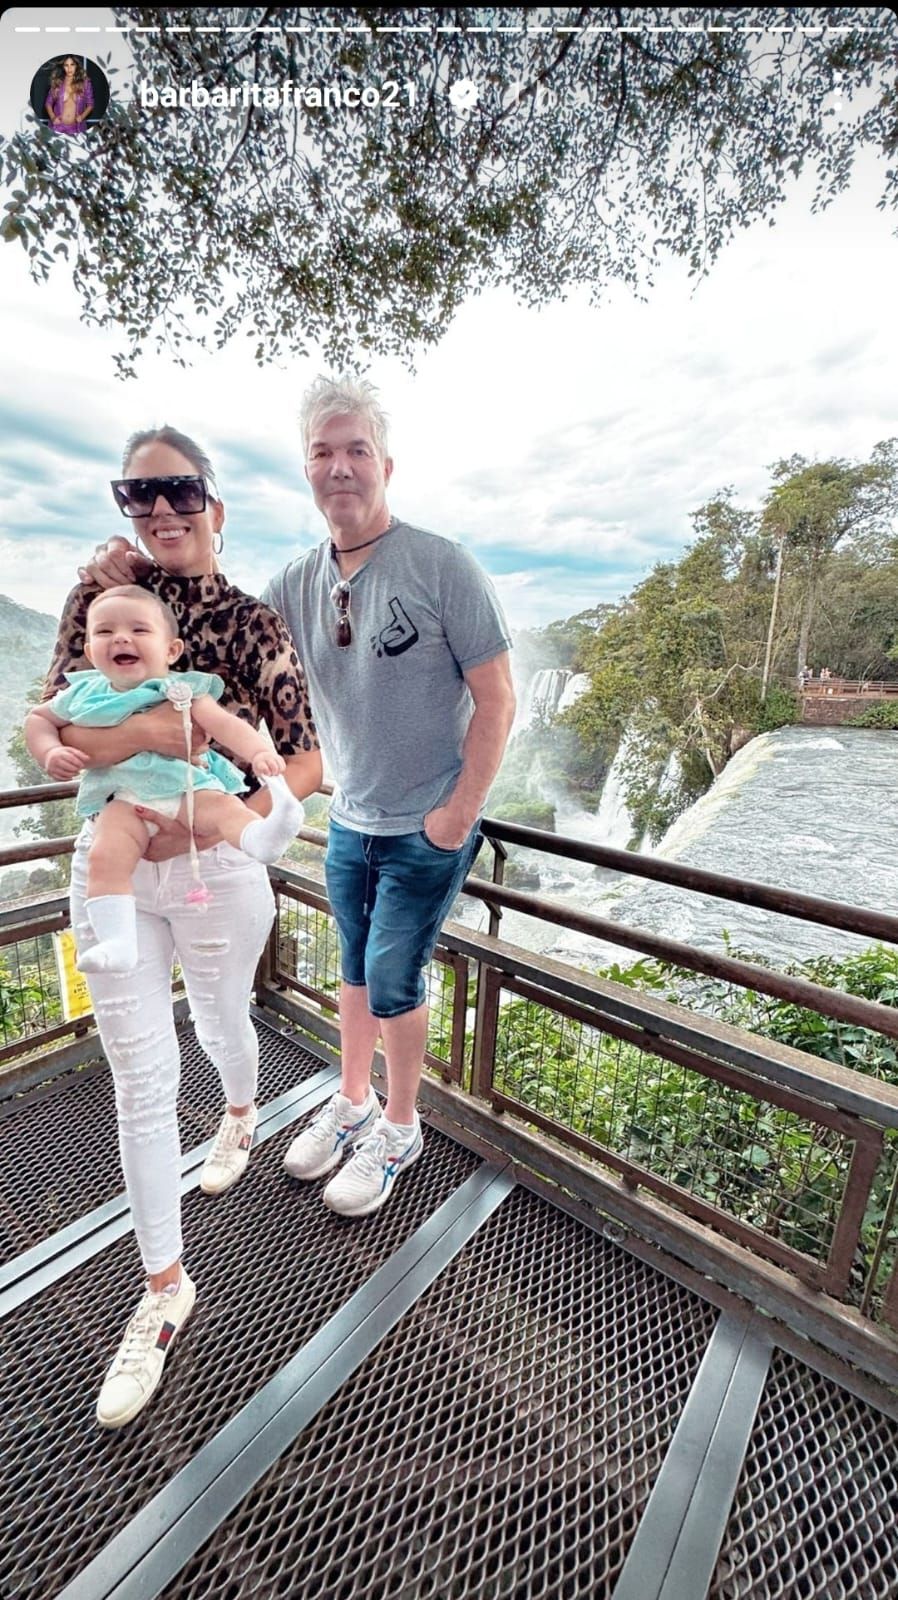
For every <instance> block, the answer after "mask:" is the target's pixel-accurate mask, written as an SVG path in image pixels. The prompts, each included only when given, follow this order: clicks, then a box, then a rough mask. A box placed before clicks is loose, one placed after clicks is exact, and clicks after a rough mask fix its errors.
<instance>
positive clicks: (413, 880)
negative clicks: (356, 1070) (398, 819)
mask: <svg viewBox="0 0 898 1600" xmlns="http://www.w3.org/2000/svg"><path fill="white" fill-rule="evenodd" d="M481 843H482V836H481V834H480V830H479V828H477V827H475V828H474V829H473V830H472V832H471V833H470V835H469V836H468V838H467V839H466V840H465V842H464V844H462V845H460V846H459V848H458V849H457V850H441V849H440V848H439V847H438V846H437V845H435V844H431V842H430V840H429V839H428V838H427V835H426V834H425V833H423V832H422V833H398V834H371V833H356V832H355V831H354V829H352V828H344V827H342V826H341V825H340V823H338V822H333V821H332V822H331V824H330V828H329V830H328V841H327V855H326V856H325V861H324V868H325V878H326V881H327V893H328V898H329V900H330V903H331V908H332V910H333V913H334V917H335V918H336V922H337V927H338V928H339V930H340V955H341V964H342V976H343V982H344V983H349V984H354V985H361V984H365V985H367V988H368V1008H369V1010H370V1012H371V1014H372V1016H375V1017H398V1016H401V1015H402V1013H403V1012H404V1011H414V1010H415V1008H416V1007H417V1006H420V1005H423V1003H424V1001H425V999H426V998H427V990H426V986H425V983H424V968H425V967H426V965H427V963H428V961H429V960H430V958H431V956H432V955H433V948H434V945H435V944H436V942H437V936H438V934H439V931H440V928H441V926H442V923H443V918H444V917H445V916H446V914H447V912H448V910H449V908H450V906H451V905H452V902H453V900H454V899H455V897H456V895H457V894H458V891H459V889H460V888H461V886H462V884H463V883H464V880H465V878H466V877H467V875H468V873H469V871H470V869H471V867H472V865H473V863H474V859H475V857H476V855H477V852H478V850H479V849H480V845H481Z"/></svg>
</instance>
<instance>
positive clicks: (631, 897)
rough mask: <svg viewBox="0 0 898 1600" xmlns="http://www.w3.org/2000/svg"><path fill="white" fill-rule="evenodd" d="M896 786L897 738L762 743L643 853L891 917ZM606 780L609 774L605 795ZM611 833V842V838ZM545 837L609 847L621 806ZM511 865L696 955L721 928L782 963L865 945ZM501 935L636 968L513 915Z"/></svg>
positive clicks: (775, 737) (583, 872)
mask: <svg viewBox="0 0 898 1600" xmlns="http://www.w3.org/2000/svg"><path fill="white" fill-rule="evenodd" d="M896 777H898V732H887V731H882V732H880V731H875V730H872V729H862V728H800V727H791V728H781V729H779V730H778V731H777V732H776V733H767V734H761V735H759V737H757V738H755V739H753V740H752V741H751V743H750V744H748V745H746V746H745V748H744V749H742V750H740V751H739V752H738V754H737V755H735V756H734V757H733V758H732V760H731V761H730V762H729V763H728V764H727V766H726V768H725V769H724V771H723V773H722V774H721V776H720V777H719V778H718V779H717V781H716V782H715V783H714V785H713V786H712V788H711V789H709V790H708V792H707V793H706V794H704V795H702V797H701V799H700V800H697V801H696V802H695V804H694V805H692V806H690V808H689V810H688V811H686V812H684V813H683V815H682V816H681V817H679V818H678V820H677V821H676V822H675V823H674V824H673V825H672V827H671V828H670V829H669V830H668V832H667V834H666V835H665V837H664V839H663V840H662V841H661V843H660V844H659V845H657V846H656V847H655V849H654V852H653V853H654V854H657V855H660V856H665V857H668V858H669V859H670V860H672V861H681V862H683V863H684V864H685V865H689V866H695V867H705V868H707V869H708V870H709V871H716V872H724V873H727V874H729V875H731V876H735V877H741V878H745V879H755V880H757V881H759V882H762V883H768V884H774V885H778V886H780V887H782V888H790V889H799V890H802V891H804V892H805V893H808V894H816V895H822V896H824V897H825V898H826V899H831V900H843V901H847V902H849V903H851V904H853V905H860V906H868V907H871V908H873V909H875V910H879V911H888V912H892V911H893V910H895V909H896V908H898V808H896V803H895V789H896ZM615 782H616V779H615V775H614V772H613V771H612V772H611V773H609V777H608V780H607V784H606V788H607V787H608V785H612V786H613V784H614V783H615ZM609 827H610V828H611V830H613V832H614V834H615V835H616V836H615V837H609V836H608V830H609ZM556 828H557V831H558V833H560V834H561V833H563V834H567V835H569V836H572V837H576V838H581V839H588V840H589V841H590V842H591V843H594V844H615V845H619V844H620V842H621V838H620V834H621V828H620V805H619V802H618V797H617V796H616V795H615V794H614V793H610V794H609V795H608V796H607V797H606V795H604V794H603V796H602V803H601V804H600V806H599V809H598V811H597V812H596V814H595V815H590V814H589V813H587V812H584V811H582V810H578V809H576V808H575V807H574V806H572V805H565V804H564V803H561V804H560V805H559V806H558V809H557V812H556ZM624 831H625V830H624ZM603 835H604V837H603ZM520 859H521V860H522V861H523V860H527V862H528V864H529V863H530V862H533V863H534V864H538V866H539V872H540V877H541V889H540V892H541V893H542V894H544V895H547V896H551V897H552V898H553V899H562V900H568V901H570V902H571V903H572V904H576V905H577V906H579V907H582V908H583V909H584V910H588V911H593V912H595V913H596V914H597V915H599V916H602V917H608V918H610V919H612V920H614V921H618V922H623V923H627V924H628V925H629V926H631V927H634V928H644V929H647V930H648V931H649V932H652V933H658V934H665V935H667V936H668V937H669V938H673V939H679V940H682V941H684V942H685V943H688V944H694V945H697V946H698V947H699V948H701V949H706V950H710V949H716V950H720V949H722V948H723V934H724V930H726V932H727V934H728V935H729V938H730V941H731V944H732V946H733V947H734V948H736V949H738V950H741V951H744V952H754V953H757V954H761V955H765V956H767V957H768V959H771V960H773V961H774V962H776V963H777V964H780V965H785V964H786V963H787V962H789V961H794V960H802V959H804V958H806V957H809V956H814V955H820V954H829V955H842V954H845V953H847V952H848V951H851V950H858V949H861V948H863V947H864V945H865V944H866V943H868V942H869V941H866V940H863V939H860V938H858V937H856V936H854V935H850V934H845V933H840V932H839V931H838V930H837V929H833V928H823V927H819V926H817V925H816V924H812V923H802V922H798V921H796V920H795V919H793V918H791V917H784V916H779V915H775V914H772V913H769V912H765V911H758V910H755V909H754V908H753V907H750V906H742V905H737V904H735V903H733V902H731V901H723V900H718V899H712V898H710V897H708V896H704V895H697V894H691V893H689V892H688V891H685V890H681V889H677V888H673V887H670V886H669V885H667V884H658V883H650V882H648V881H646V880H645V879H639V878H631V877H627V876H625V875H623V874H617V873H611V872H607V871H604V870H602V869H598V868H592V867H586V866H581V865H579V864H578V863H575V862H567V861H560V860H557V859H556V860H555V861H554V862H547V858H545V857H543V858H537V856H536V855H535V853H534V852H527V853H526V855H525V853H523V852H522V853H521V856H520ZM474 916H475V917H476V921H477V925H478V926H481V927H482V926H484V925H485V914H484V913H483V910H482V908H481V909H480V910H479V911H478V912H477V913H475V914H474ZM466 920H468V919H467V918H466ZM472 920H473V918H472ZM501 936H502V937H503V938H506V939H510V940H512V941H514V942H516V943H519V944H522V945H525V946H526V947H527V948H528V949H531V950H539V951H542V952H543V953H545V954H547V955H555V956H558V957H559V958H562V959H565V960H568V961H572V962H574V963H576V964H577V965H582V966H585V967H588V968H591V967H595V966H597V965H605V964H607V963H608V962H609V961H614V960H619V961H621V963H622V964H623V965H627V964H629V963H630V962H632V961H635V960H636V959H638V956H637V954H636V952H631V951H629V950H628V949H626V948H625V947H622V946H615V945H613V944H610V943H604V942H600V941H599V940H597V939H590V938H588V937H586V936H584V935H582V934H577V933H569V932H568V931H567V930H566V929H562V928H558V927H554V926H549V925H548V924H542V923H539V922H538V921H537V920H536V919H534V918H531V917H524V916H521V915H519V914H517V913H514V912H506V913H505V914H504V916H503V918H502V928H501Z"/></svg>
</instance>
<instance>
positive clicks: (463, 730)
mask: <svg viewBox="0 0 898 1600" xmlns="http://www.w3.org/2000/svg"><path fill="white" fill-rule="evenodd" d="M301 416H302V430H303V446H304V450H305V472H306V477H307V478H308V481H309V483H310V485H311V488H312V493H313V496H314V499H315V504H316V505H317V506H318V509H319V510H320V511H321V512H322V513H323V515H324V517H325V520H326V522H327V526H328V534H329V537H328V538H327V539H326V540H325V541H324V543H323V544H321V545H319V546H318V547H317V548H315V549H313V550H310V551H307V552H306V553H305V554H303V555H301V556H299V557H298V558H297V559H296V560H295V561H293V562H291V563H289V565H288V566H287V567H285V568H284V570H283V572H281V573H279V574H278V576H277V577H276V578H274V579H273V580H272V582H271V583H270V584H269V585H268V586H267V588H266V590H265V592H264V595H263V599H264V601H265V602H266V603H267V604H268V605H271V606H273V607H274V608H275V610H277V611H279V612H280V614H281V616H283V617H284V619H285V620H286V622H287V626H288V628H289V630H290V632H291V634H292V635H293V639H294V641H295V643H296V644H297V646H298V649H299V652H300V656H301V659H302V661H303V664H304V667H305V671H306V676H307V680H308V685H309V694H310V698H311V702H312V706H313V710H314V713H315V717H316V722H317V726H318V732H319V736H320V739H321V743H322V747H323V750H324V754H325V757H326V760H327V764H328V766H329V768H330V771H331V773H332V775H333V778H334V782H335V792H334V799H333V805H332V808H331V823H330V831H329V839H328V849H327V856H326V861H325V872H326V878H327V888H328V896H329V899H330V902H331V906H332V908H333V912H334V916H335V918H336V921H337V925H338V928H339V931H340V945H341V957H342V983H341V988H340V1034H341V1060H342V1073H341V1083H340V1090H339V1091H338V1093H337V1094H335V1095H334V1097H333V1099H332V1100H331V1101H330V1102H329V1104H328V1105H327V1106H326V1107H325V1108H324V1110H323V1111H322V1112H321V1114H320V1115H319V1116H318V1117H317V1118H316V1119H315V1121H314V1122H313V1123H312V1124H311V1125H310V1127H308V1128H307V1129H305V1130H304V1131H303V1132H302V1133H301V1134H300V1135H299V1137H298V1138H297V1139H294V1141H293V1143H292V1144H291V1146H290V1148H289V1150H288V1151H287V1155H286V1158H285V1165H286V1167H287V1171H288V1172H290V1173H291V1174H292V1176H293V1177H295V1178H299V1179H314V1178H317V1177H320V1176H323V1175H324V1174H325V1173H329V1172H332V1171H334V1169H336V1168H340V1170H338V1171H337V1172H336V1175H335V1176H334V1177H333V1178H331V1180H330V1182H329V1183H328V1185H327V1187H326V1188H325V1190H324V1195H323V1198H324V1201H325V1203H326V1204H327V1205H328V1206H330V1207H331V1208H332V1209H333V1210H334V1211H338V1212H340V1213H341V1214H343V1215H345V1216H365V1215H367V1214H368V1213H370V1212H372V1211H376V1210H377V1209H378V1208H379V1207H380V1206H381V1205H383V1203H384V1201H385V1200H387V1199H388V1198H389V1196H390V1194H391V1192H392V1189H393V1186H394V1184H395V1182H396V1179H397V1178H398V1177H399V1176H401V1174H402V1173H404V1172H405V1171H407V1170H408V1168H409V1167H410V1166H411V1165H412V1163H413V1162H414V1161H415V1160H417V1158H418V1156H419V1155H420V1154H421V1151H422V1148H423V1141H422V1135H421V1125H420V1121H419V1118H418V1113H417V1110H416V1106H415V1101H416V1097H417V1092H418V1086H419V1084H420V1080H421V1071H422V1066H423V1058H424V1050H425V1046H426V1039H427V1003H426V990H425V983H424V976H423V973H424V968H425V967H426V965H427V963H428V962H429V960H430V958H431V955H432V953H433V948H434V945H435V943H436V940H437V935H438V933H439V930H440V927H441V924H442V921H443V918H444V917H445V915H446V913H447V912H448V910H449V908H450V906H451V905H452V902H453V900H454V899H455V897H456V895H457V894H458V891H459V889H460V887H461V884H462V883H463V881H464V879H465V877H466V875H467V873H468V870H469V868H470V866H471V864H472V862H473V860H474V857H475V855H476V853H477V849H478V847H479V844H480V836H479V833H478V820H479V818H480V815H481V812H482V810H483V806H484V803H485V800H486V796H487V793H488V791H489V788H490V785H491V783H492V781H493V778H494V777H495V775H496V772H497V770H498V768H499V763H500V761H501V759H502V754H503V751H504V749H505V744H506V741H507V739H508V734H509V731H510V729H511V724H512V720H513V718H514V691H513V688H512V682H511V673H510V669H509V657H508V651H509V648H510V639H509V636H508V630H507V626H506V623H505V620H504V618H503V616H502V612H501V610H500V607H499V604H498V601H497V599H496V597H495V594H494V592H493V589H492V585H491V584H490V582H489V579H488V578H487V577H486V574H485V573H484V572H483V571H482V570H481V568H480V567H479V566H478V565H477V563H476V562H475V561H474V560H473V558H472V557H471V556H470V555H468V553H467V552H466V551H465V550H463V549H462V548H461V547H460V546H459V545H457V544H455V543H453V542H451V541H450V540H448V539H444V538H442V537H440V536H439V535H437V534H433V533H426V532H423V531H422V530H421V529H419V528H413V527H411V526H410V525H409V524H408V523H406V522H402V521H400V520H399V519H398V518H396V517H394V516H392V515H391V514H390V511H389V508H388V505H387V499H386V492H387V487H388V485H389V482H390V478H391V476H392V472H393V462H392V459H391V458H390V456H389V454H388V452H387V437H386V418H385V416H384V413H383V411H382V410H381V407H380V405H379V402H378V399H377V393H376V391H375V390H374V389H373V388H372V386H371V385H370V384H368V383H366V382H355V381H353V380H350V379H340V380H338V381H332V380H330V379H325V378H319V379H318V380H317V381H316V383H314V384H313V385H312V387H311V388H310V389H309V391H308V393H307V394H306V396H305V398H304V402H303V407H302V413H301ZM378 1036H380V1038H381V1039H382V1041H383V1049H384V1056H385V1059H386V1066H387V1103H386V1106H385V1108H384V1110H383V1112H381V1107H380V1103H379V1101H378V1099H377V1097H376V1095H375V1094H374V1091H373V1089H372V1087H371V1065H372V1060H373V1055H374V1050H375V1046H376V1043H377V1039H378ZM347 1149H351V1150H352V1157H351V1159H350V1160H349V1161H348V1162H346V1163H345V1164H344V1165H343V1166H342V1167H340V1163H341V1160H342V1157H343V1155H344V1153H345V1152H346V1151H347Z"/></svg>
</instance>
